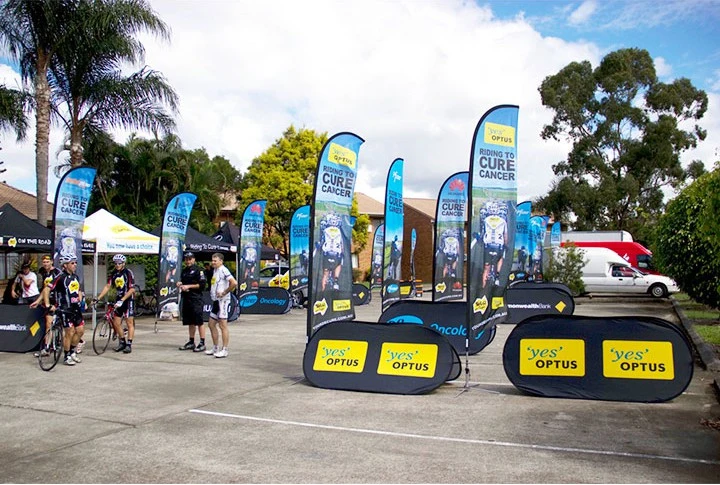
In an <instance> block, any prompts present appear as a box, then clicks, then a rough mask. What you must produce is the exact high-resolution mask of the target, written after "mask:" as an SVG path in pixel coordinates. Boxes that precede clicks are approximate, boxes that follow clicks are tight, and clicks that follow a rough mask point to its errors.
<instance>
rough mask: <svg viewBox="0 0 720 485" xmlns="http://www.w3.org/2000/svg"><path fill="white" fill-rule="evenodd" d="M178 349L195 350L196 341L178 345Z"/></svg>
mask: <svg viewBox="0 0 720 485" xmlns="http://www.w3.org/2000/svg"><path fill="white" fill-rule="evenodd" d="M178 350H195V343H194V342H188V343H186V344H185V345H183V346H182V347H178Z"/></svg>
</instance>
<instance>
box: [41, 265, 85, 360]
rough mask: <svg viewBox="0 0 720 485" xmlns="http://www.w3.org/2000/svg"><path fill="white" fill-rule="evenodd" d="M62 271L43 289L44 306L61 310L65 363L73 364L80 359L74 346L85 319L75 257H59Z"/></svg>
mask: <svg viewBox="0 0 720 485" xmlns="http://www.w3.org/2000/svg"><path fill="white" fill-rule="evenodd" d="M60 263H62V267H63V271H62V273H60V275H59V276H58V277H57V278H55V279H54V280H53V282H52V283H51V284H50V286H49V288H48V289H45V290H43V292H42V295H43V298H44V302H45V306H47V307H49V308H50V311H55V309H56V308H58V309H60V310H62V312H61V313H60V314H59V315H58V316H57V318H60V319H61V320H62V325H63V328H64V329H65V336H64V338H63V348H64V350H65V365H75V364H78V363H80V362H82V360H81V359H80V356H78V355H77V352H76V350H75V349H76V347H77V344H78V342H79V341H80V339H81V338H82V336H83V333H84V332H85V321H84V320H83V316H82V303H83V292H82V290H81V289H80V278H78V275H77V273H76V271H77V264H78V262H77V258H76V257H75V256H71V255H64V256H61V257H60ZM51 294H52V295H53V300H54V302H55V303H54V304H50V298H51V297H50V295H51Z"/></svg>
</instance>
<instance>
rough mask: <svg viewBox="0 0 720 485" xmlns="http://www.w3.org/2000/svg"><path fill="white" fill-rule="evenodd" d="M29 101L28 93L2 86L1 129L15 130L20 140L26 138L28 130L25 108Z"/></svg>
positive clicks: (0, 91)
mask: <svg viewBox="0 0 720 485" xmlns="http://www.w3.org/2000/svg"><path fill="white" fill-rule="evenodd" d="M28 101H29V100H28V99H27V94H26V93H24V92H22V91H18V90H15V89H10V88H7V87H5V86H0V131H6V130H7V131H9V130H12V131H14V132H15V133H16V134H17V139H18V141H20V140H22V139H23V138H25V133H26V131H27V117H26V116H25V109H24V108H25V106H26V104H27V102H28Z"/></svg>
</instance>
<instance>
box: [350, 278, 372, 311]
mask: <svg viewBox="0 0 720 485" xmlns="http://www.w3.org/2000/svg"><path fill="white" fill-rule="evenodd" d="M370 300H372V293H371V292H370V290H368V287H367V286H365V285H363V284H362V283H353V285H352V302H353V305H355V306H358V305H367V304H368V303H370Z"/></svg>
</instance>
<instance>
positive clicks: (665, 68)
mask: <svg viewBox="0 0 720 485" xmlns="http://www.w3.org/2000/svg"><path fill="white" fill-rule="evenodd" d="M653 62H654V63H655V72H656V73H657V75H658V77H659V78H664V77H670V76H671V75H672V70H673V69H672V66H671V65H670V64H668V63H667V61H666V60H665V58H663V57H656V58H655V59H653Z"/></svg>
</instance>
